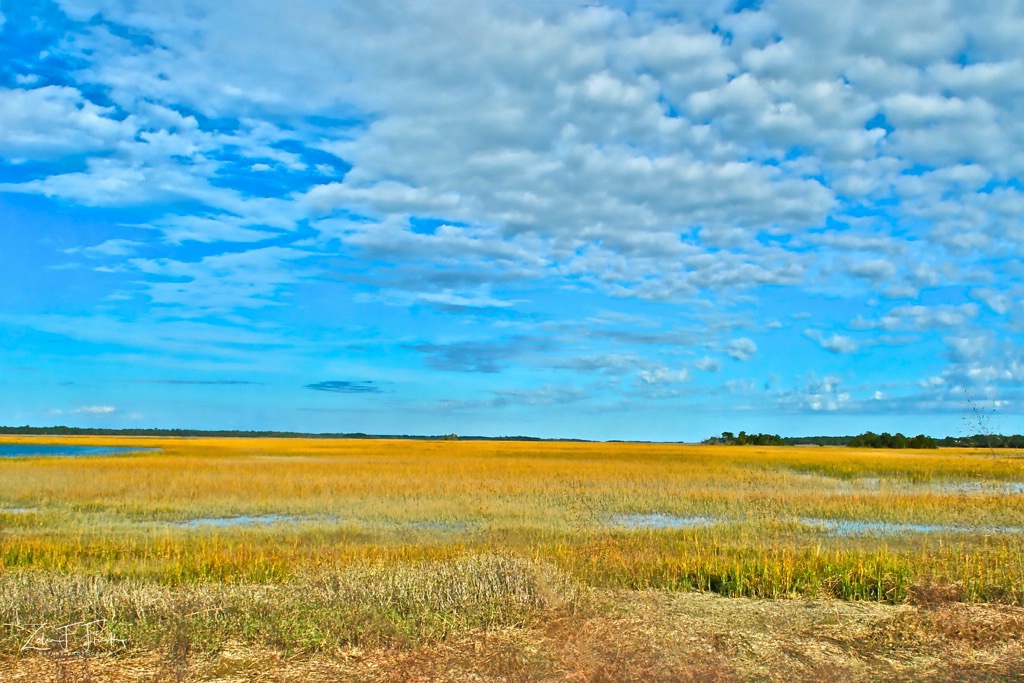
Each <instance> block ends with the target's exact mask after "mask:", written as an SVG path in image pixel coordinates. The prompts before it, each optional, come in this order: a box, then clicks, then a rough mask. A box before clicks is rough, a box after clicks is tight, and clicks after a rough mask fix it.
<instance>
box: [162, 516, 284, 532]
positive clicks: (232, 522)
mask: <svg viewBox="0 0 1024 683" xmlns="http://www.w3.org/2000/svg"><path fill="white" fill-rule="evenodd" d="M300 521H302V520H301V519H300V518H299V517H294V516H292V515H259V516H249V515H239V516H237V517H199V518H196V519H187V520H185V521H183V522H172V523H173V524H174V525H175V526H183V527H187V528H189V529H199V528H202V527H212V528H224V527H232V526H253V525H256V526H262V525H265V524H280V523H283V522H300Z"/></svg>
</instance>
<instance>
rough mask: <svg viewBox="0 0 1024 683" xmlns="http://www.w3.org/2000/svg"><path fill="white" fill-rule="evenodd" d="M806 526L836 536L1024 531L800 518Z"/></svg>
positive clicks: (1019, 529) (1000, 527)
mask: <svg viewBox="0 0 1024 683" xmlns="http://www.w3.org/2000/svg"><path fill="white" fill-rule="evenodd" d="M800 521H801V522H802V523H803V524H806V525H808V526H814V527H818V528H819V529H821V530H823V531H827V532H831V533H833V534H835V535H836V536H899V535H902V534H936V533H950V534H1019V533H1021V532H1024V529H1022V528H1020V527H1013V526H976V527H974V526H960V525H956V524H897V523H894V522H868V521H863V520H855V519H819V518H816V517H801V518H800Z"/></svg>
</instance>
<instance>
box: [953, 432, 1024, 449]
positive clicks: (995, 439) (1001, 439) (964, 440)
mask: <svg viewBox="0 0 1024 683" xmlns="http://www.w3.org/2000/svg"><path fill="white" fill-rule="evenodd" d="M939 445H940V446H951V447H953V446H959V447H962V448H1024V436H1021V435H1020V434H1013V435H1011V436H1004V435H1002V434H972V435H970V436H947V437H946V438H944V439H941V440H940V441H939Z"/></svg>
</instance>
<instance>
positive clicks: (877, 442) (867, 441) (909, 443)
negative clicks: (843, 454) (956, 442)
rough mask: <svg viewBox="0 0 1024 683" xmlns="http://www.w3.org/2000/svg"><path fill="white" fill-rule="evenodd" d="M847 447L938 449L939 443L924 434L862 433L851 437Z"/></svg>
mask: <svg viewBox="0 0 1024 683" xmlns="http://www.w3.org/2000/svg"><path fill="white" fill-rule="evenodd" d="M847 446H849V447H850V448H938V447H939V442H938V441H936V440H935V439H933V438H931V437H930V436H925V435H924V434H918V435H917V436H910V437H907V436H903V435H902V434H900V433H899V432H896V433H895V434H890V433H889V432H882V433H881V434H875V433H874V432H864V433H863V434H860V435H858V436H855V437H853V439H852V440H851V441H850V443H848V444H847Z"/></svg>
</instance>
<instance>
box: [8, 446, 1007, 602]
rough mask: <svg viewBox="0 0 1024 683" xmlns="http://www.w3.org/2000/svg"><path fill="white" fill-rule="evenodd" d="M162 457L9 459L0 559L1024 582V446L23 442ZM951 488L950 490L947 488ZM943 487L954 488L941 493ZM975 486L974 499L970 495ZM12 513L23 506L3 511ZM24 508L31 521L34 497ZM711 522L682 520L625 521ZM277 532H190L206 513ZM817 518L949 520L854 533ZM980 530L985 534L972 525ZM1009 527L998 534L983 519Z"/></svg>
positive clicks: (730, 589)
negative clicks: (494, 558) (628, 524)
mask: <svg viewBox="0 0 1024 683" xmlns="http://www.w3.org/2000/svg"><path fill="white" fill-rule="evenodd" d="M4 441H5V442H8V443H25V442H30V441H34V442H37V443H39V442H45V443H63V444H77V445H111V446H132V447H136V446H137V447H140V448H159V449H160V450H159V451H158V452H152V453H139V454H133V455H128V456H116V457H88V458H46V459H44V458H37V459H6V460H0V525H2V526H0V529H2V530H3V532H2V536H0V566H2V567H5V568H8V569H31V568H39V569H52V570H60V571H83V570H84V571H90V572H98V573H101V574H104V575H107V576H111V577H117V576H121V577H125V576H127V577H131V576H136V577H151V578H157V579H159V580H162V581H171V582H188V581H192V580H242V579H251V580H265V579H273V580H279V579H281V578H282V577H286V576H288V575H290V574H291V573H293V572H296V571H299V570H302V569H308V568H313V567H337V566H346V565H350V564H352V563H361V562H367V561H384V562H395V561H418V560H426V559H435V560H436V559H445V558H453V557H458V556H460V555H464V554H467V553H476V552H491V551H510V552H513V553H516V554H519V555H521V556H523V557H529V558H532V559H537V560H543V561H550V562H554V563H555V564H557V565H558V566H560V567H562V568H563V569H565V570H566V571H568V572H570V573H571V574H572V575H574V576H576V577H578V578H580V579H582V580H584V581H585V582H587V583H589V584H593V585H605V586H627V587H648V586H654V587H670V588H681V589H686V588H697V589H702V590H713V591H717V592H722V593H724V594H737V595H768V596H778V595H791V594H797V593H803V594H807V593H815V592H821V591H825V592H833V593H835V594H837V595H840V596H843V597H870V598H873V599H881V600H888V601H896V600H899V599H902V598H903V597H905V595H906V594H907V590H909V588H910V587H911V586H912V585H913V584H914V583H917V582H921V581H947V582H952V583H959V584H960V585H962V586H963V587H964V589H963V593H964V596H965V598H967V599H991V598H992V597H998V598H999V599H1002V600H1009V601H1011V602H1016V601H1019V600H1021V599H1022V597H1021V596H1022V595H1024V578H1022V577H1024V567H1022V564H1021V557H1022V548H1024V543H1022V536H1021V534H1020V533H1007V532H1005V531H999V530H1007V529H1009V530H1012V529H1015V528H1017V527H1024V495H1014V494H1006V493H1002V492H993V491H985V490H979V491H973V490H970V489H963V488H960V489H958V488H956V485H957V484H961V485H962V484H964V483H965V482H966V483H968V484H971V485H974V484H978V485H981V484H992V483H998V482H1022V481H1024V459H1021V458H1019V457H1017V456H1016V454H1013V453H1005V454H999V455H997V456H996V457H993V456H992V455H991V454H990V453H988V452H978V451H969V450H941V451H937V452H936V451H922V452H913V451H886V452H880V451H872V450H853V449H846V448H771V447H768V448H755V447H725V446H713V447H708V446H694V445H665V444H619V443H616V444H597V443H551V442H540V443H537V442H492V441H487V442H477V441H403V440H317V439H209V438H195V439H185V438H182V439H170V438H111V437H75V438H72V437H66V438H58V439H54V438H46V439H43V438H39V437H33V438H29V437H10V438H6V439H4ZM943 482H944V483H945V484H944V485H940V484H943ZM943 486H945V488H943ZM965 491H966V492H965ZM12 508H19V509H21V510H23V511H22V512H18V513H7V514H5V513H3V512H2V510H3V509H12ZM26 509H28V510H31V511H30V512H24V510H26ZM628 514H662V515H674V516H679V517H684V518H690V517H695V518H702V519H708V520H712V521H714V522H716V524H714V525H713V526H706V527H702V526H696V527H694V528H682V529H658V528H640V529H627V528H622V527H621V526H616V525H615V524H613V523H612V522H614V519H615V516H616V515H628ZM273 515H280V516H282V520H281V522H280V523H277V524H264V525H251V526H246V525H240V526H229V527H223V528H219V527H215V526H199V527H196V528H190V527H187V526H183V525H182V524H181V523H182V522H188V521H189V520H196V519H204V518H218V519H219V518H230V517H234V516H257V517H265V516H273ZM809 519H817V520H840V521H857V520H860V521H868V522H885V523H894V524H929V525H948V526H949V527H950V528H949V529H947V530H942V529H940V530H938V531H933V532H930V533H913V532H906V533H884V534H874V535H872V534H867V535H852V536H843V535H837V534H835V533H830V532H829V531H828V529H827V528H821V527H816V526H815V525H813V524H807V523H802V522H801V520H804V522H806V521H807V520H809ZM969 528H979V529H980V530H979V531H977V532H967V531H965V530H966V529H969ZM993 529H995V530H997V531H996V532H992V531H991V530H993Z"/></svg>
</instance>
